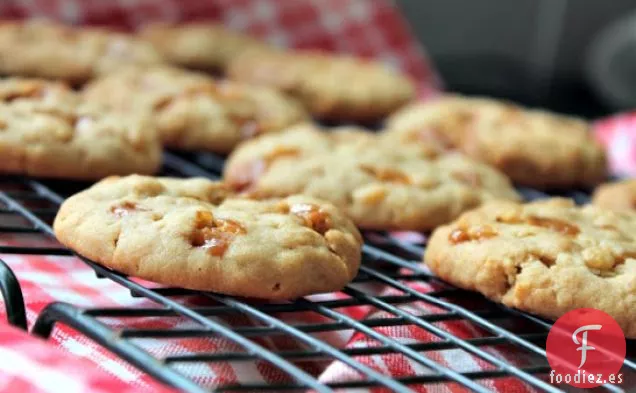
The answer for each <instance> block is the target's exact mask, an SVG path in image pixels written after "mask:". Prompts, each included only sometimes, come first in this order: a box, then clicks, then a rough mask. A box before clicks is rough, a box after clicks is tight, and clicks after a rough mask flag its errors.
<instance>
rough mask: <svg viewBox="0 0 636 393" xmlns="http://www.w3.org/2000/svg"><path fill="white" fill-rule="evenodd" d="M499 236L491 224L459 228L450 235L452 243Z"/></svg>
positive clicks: (449, 238)
mask: <svg viewBox="0 0 636 393" xmlns="http://www.w3.org/2000/svg"><path fill="white" fill-rule="evenodd" d="M495 236H497V231H496V230H495V229H494V228H493V227H491V226H489V225H478V226H475V227H472V228H469V229H466V228H457V229H455V230H453V231H452V232H451V233H450V234H449V235H448V240H449V241H450V242H451V243H452V244H459V243H464V242H469V241H473V240H477V241H480V240H485V239H491V238H493V237H495Z"/></svg>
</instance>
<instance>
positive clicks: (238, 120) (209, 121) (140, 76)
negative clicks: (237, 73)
mask: <svg viewBox="0 0 636 393" xmlns="http://www.w3.org/2000/svg"><path fill="white" fill-rule="evenodd" d="M84 97H86V99H88V100H90V101H93V102H99V103H102V104H105V105H107V106H109V107H111V108H114V109H117V110H121V111H138V110H141V111H147V112H150V113H152V116H153V117H154V119H155V121H156V123H157V127H158V129H159V132H160V134H161V136H162V139H163V141H164V144H165V145H167V146H170V147H174V148H179V149H185V150H210V151H214V152H217V153H228V152H230V151H231V150H232V149H233V148H234V147H235V146H236V145H237V144H238V143H239V142H241V141H243V140H245V139H248V138H251V137H253V136H255V135H258V134H262V133H268V132H275V131H279V130H281V129H283V128H284V127H286V126H289V125H291V124H295V123H298V122H301V121H304V120H306V119H307V118H308V115H307V113H306V112H305V110H304V109H303V108H302V106H301V105H300V104H299V103H298V102H296V101H295V100H293V99H291V98H289V97H286V96H285V95H283V94H280V93H278V92H277V91H275V90H272V89H268V88H264V87H255V86H247V85H243V84H239V83H233V82H225V81H217V80H214V79H213V78H210V77H208V76H207V75H204V74H200V73H196V72H191V71H185V70H180V69H177V68H167V67H157V68H151V69H146V70H139V69H136V68H131V69H126V70H122V71H118V72H116V73H112V74H110V75H108V76H105V77H103V78H100V79H97V80H95V81H93V82H91V83H90V84H89V85H88V86H87V87H86V88H85V89H84Z"/></svg>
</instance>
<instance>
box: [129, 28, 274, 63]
mask: <svg viewBox="0 0 636 393" xmlns="http://www.w3.org/2000/svg"><path fill="white" fill-rule="evenodd" d="M139 37H141V38H142V39H144V40H146V41H148V42H150V43H151V44H152V45H153V46H154V47H155V49H157V51H159V53H160V54H161V55H162V56H163V57H164V59H165V60H166V61H167V62H169V63H171V64H174V65H178V66H183V67H187V68H193V69H197V70H203V71H210V72H214V71H217V72H218V71H221V72H222V71H225V69H226V68H227V66H228V64H229V63H230V62H231V61H232V60H233V59H234V58H235V57H236V56H238V55H240V54H241V53H243V52H244V51H245V50H249V49H253V48H259V47H264V46H265V44H264V43H263V42H262V41H259V40H257V39H255V38H252V37H250V36H248V35H245V34H241V33H238V32H234V31H232V30H229V29H226V28H225V27H223V26H222V25H216V24H213V23H189V24H181V25H172V24H167V23H154V24H149V25H146V26H143V28H142V29H141V30H140V32H139Z"/></svg>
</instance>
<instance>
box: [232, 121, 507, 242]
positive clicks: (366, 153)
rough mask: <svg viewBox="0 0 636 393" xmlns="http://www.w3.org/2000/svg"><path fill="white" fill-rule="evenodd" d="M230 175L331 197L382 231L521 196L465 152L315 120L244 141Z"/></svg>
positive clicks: (278, 189) (274, 188)
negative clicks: (397, 141)
mask: <svg viewBox="0 0 636 393" xmlns="http://www.w3.org/2000/svg"><path fill="white" fill-rule="evenodd" d="M224 179H225V180H226V181H227V183H228V184H229V185H230V186H231V187H232V188H233V189H234V190H237V191H243V192H246V193H248V194H249V195H252V196H255V197H259V198H264V197H283V196H286V195H293V194H304V195H311V196H313V197H317V198H321V199H325V200H328V201H330V202H332V203H333V204H334V205H336V206H337V207H339V208H341V209H342V210H343V211H344V212H345V213H346V214H348V215H349V217H351V218H352V219H353V221H354V222H355V223H356V225H358V226H359V227H360V228H364V229H379V230H389V229H400V230H420V231H426V230H430V229H433V228H434V227H436V226H438V225H440V224H442V223H445V222H448V221H450V220H452V219H454V218H455V217H457V215H459V214H460V213H461V212H463V211H464V210H466V209H469V208H472V207H475V206H478V205H480V204H481V203H482V202H484V201H486V200H490V199H498V198H502V199H512V200H515V199H517V198H518V196H517V194H516V192H515V191H514V189H513V188H512V186H511V185H510V183H509V181H508V179H507V178H506V177H505V176H503V175H502V174H500V173H499V172H497V171H496V170H494V169H492V168H490V167H489V166H487V165H484V164H480V163H477V162H474V161H472V160H470V159H468V158H465V157H463V156H461V155H459V154H442V155H439V154H437V151H435V150H433V149H426V148H424V147H423V146H417V145H415V146H397V145H391V143H390V141H385V140H384V139H383V138H380V137H377V136H374V135H373V134H371V133H363V132H361V131H354V130H347V131H345V132H344V133H342V132H337V131H336V132H331V133H326V132H324V131H321V130H320V129H319V128H318V127H316V126H311V125H303V126H298V127H295V128H292V129H290V130H287V131H285V132H282V133H279V134H275V135H266V136H262V137H259V138H256V139H255V140H252V141H248V142H245V143H244V144H242V145H240V146H239V147H238V149H237V150H235V152H234V153H233V154H232V155H231V156H230V157H229V159H228V161H227V163H226V166H225V170H224Z"/></svg>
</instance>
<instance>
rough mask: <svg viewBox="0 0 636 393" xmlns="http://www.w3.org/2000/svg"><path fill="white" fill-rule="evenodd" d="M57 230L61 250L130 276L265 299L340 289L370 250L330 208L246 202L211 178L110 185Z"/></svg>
mask: <svg viewBox="0 0 636 393" xmlns="http://www.w3.org/2000/svg"><path fill="white" fill-rule="evenodd" d="M54 229H55V234H56V236H57V238H58V240H59V241H60V242H61V243H62V244H64V245H66V246H67V247H69V248H71V249H73V250H75V251H76V252H77V253H79V254H81V255H83V256H85V257H88V258H90V259H92V260H94V261H97V262H98V263H100V264H103V265H104V266H107V267H109V268H111V269H113V270H116V271H119V272H122V273H125V274H128V275H132V276H136V277H140V278H143V279H146V280H151V281H155V282H158V283H162V284H165V285H171V286H177V287H182V288H189V289H196V290H204V291H214V292H220V293H224V294H229V295H239V296H247V297H256V298H265V299H292V298H297V297H300V296H305V295H309V294H313V293H319V292H331V291H337V290H340V289H342V287H344V286H345V285H346V284H347V283H348V282H350V281H351V280H352V279H353V278H354V277H355V275H356V273H357V270H358V266H359V264H360V254H361V247H362V240H361V236H360V233H359V232H358V231H357V229H356V228H355V226H354V225H353V223H352V222H351V221H350V220H349V219H347V218H346V217H345V216H344V215H343V214H342V213H341V212H340V211H339V210H338V209H336V208H335V207H334V206H333V205H331V204H329V203H326V202H323V201H320V200H318V199H315V198H311V197H307V196H290V197H287V198H283V199H272V200H262V201H256V200H252V199H247V198H240V197H237V196H236V195H234V194H232V193H231V192H230V191H229V190H228V189H227V188H226V187H225V186H224V184H223V183H220V182H214V181H210V180H207V179H203V178H194V179H188V180H183V179H176V178H175V179H172V178H157V177H144V176H128V177H110V178H107V179H104V180H103V181H101V182H99V183H98V184H96V185H94V186H93V187H91V188H89V189H88V190H85V191H83V192H80V193H79V194H76V195H74V196H72V197H71V198H69V199H67V200H66V201H65V202H64V204H63V205H62V207H61V208H60V211H59V213H58V215H57V217H56V218H55V223H54Z"/></svg>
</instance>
